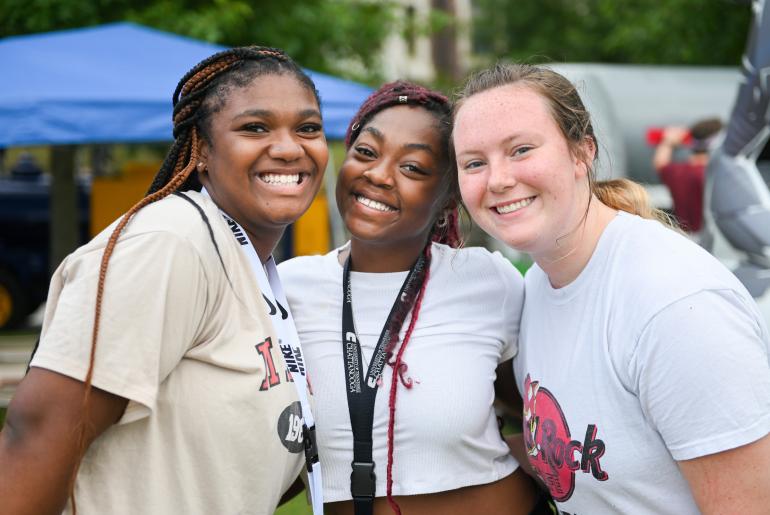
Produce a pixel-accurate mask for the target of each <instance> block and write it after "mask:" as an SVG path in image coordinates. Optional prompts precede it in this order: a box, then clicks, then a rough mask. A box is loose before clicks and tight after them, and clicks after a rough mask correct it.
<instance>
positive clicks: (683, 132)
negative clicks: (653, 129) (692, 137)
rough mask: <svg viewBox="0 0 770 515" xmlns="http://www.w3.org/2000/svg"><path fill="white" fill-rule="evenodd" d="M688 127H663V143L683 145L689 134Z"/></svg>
mask: <svg viewBox="0 0 770 515" xmlns="http://www.w3.org/2000/svg"><path fill="white" fill-rule="evenodd" d="M688 132H689V131H688V129H687V127H679V126H671V127H666V128H665V129H663V139H662V140H661V143H663V144H667V145H674V146H676V145H681V144H682V142H683V141H684V139H685V138H686V137H687V134H688Z"/></svg>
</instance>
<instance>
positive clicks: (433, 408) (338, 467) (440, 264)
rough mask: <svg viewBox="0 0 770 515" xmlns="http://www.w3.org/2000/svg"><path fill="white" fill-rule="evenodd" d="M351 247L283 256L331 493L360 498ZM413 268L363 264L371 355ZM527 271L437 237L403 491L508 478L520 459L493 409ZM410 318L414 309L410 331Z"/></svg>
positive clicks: (399, 490)
mask: <svg viewBox="0 0 770 515" xmlns="http://www.w3.org/2000/svg"><path fill="white" fill-rule="evenodd" d="M340 250H341V249H337V250H334V251H332V252H330V253H329V254H326V255H325V256H303V257H298V258H294V259H291V260H289V261H287V262H284V263H282V264H281V265H279V267H278V268H279V273H280V275H281V281H282V283H283V285H284V288H285V289H286V295H287V297H288V300H289V303H290V305H291V310H292V314H293V315H294V320H295V323H296V326H297V330H298V332H299V336H300V339H301V340H302V348H303V351H304V353H305V359H306V365H307V368H308V372H309V377H310V381H311V384H312V386H313V391H314V398H315V409H314V413H315V414H316V427H317V433H318V449H319V455H320V459H321V465H322V468H323V482H324V501H325V502H334V501H342V500H349V499H351V494H350V472H351V467H350V463H351V461H352V460H353V436H352V431H351V428H350V416H349V414H348V405H347V395H346V390H345V384H344V377H345V373H344V371H343V370H344V365H343V358H342V341H341V318H342V266H341V265H340V263H339V261H338V253H339V251H340ZM406 275H407V272H395V273H360V272H351V279H350V281H351V288H352V294H353V316H354V320H355V325H356V330H357V332H358V337H359V341H360V342H361V351H362V355H363V360H364V367H368V364H369V360H370V358H371V355H372V353H373V351H374V347H375V345H376V343H377V339H378V338H379V336H380V332H381V331H382V327H383V324H384V323H385V320H386V319H387V316H388V313H389V312H390V308H391V306H392V304H393V301H394V300H395V297H396V295H397V294H398V291H399V289H400V288H401V284H402V283H403V281H404V279H405V277H406ZM523 300H524V288H523V280H522V277H521V275H520V274H519V272H518V271H517V270H516V269H515V268H514V267H513V266H512V265H511V264H510V263H509V262H508V261H506V260H505V259H504V258H503V257H502V256H501V255H500V254H498V253H495V254H492V253H490V252H488V251H487V250H485V249H482V248H467V249H452V248H450V247H447V246H445V245H439V244H434V245H433V248H432V261H431V267H430V280H429V283H428V286H427V288H426V291H425V296H424V298H423V302H422V306H421V310H420V314H419V318H418V321H417V324H416V325H415V328H414V331H413V333H412V337H411V339H410V341H409V344H408V346H407V349H406V351H405V353H404V358H403V359H404V362H405V363H406V364H407V365H408V370H407V372H406V375H407V376H409V377H411V378H412V380H413V381H414V386H413V387H412V388H411V389H406V388H405V387H403V386H401V385H399V387H398V392H397V402H396V412H395V445H394V465H393V494H394V495H414V494H426V493H432V492H440V491H446V490H453V489H457V488H461V487H465V486H470V485H478V484H486V483H491V482H494V481H497V480H499V479H501V478H503V477H505V476H507V475H509V474H511V473H512V472H513V471H514V470H516V468H517V466H518V464H517V462H516V460H515V459H514V458H513V457H512V456H511V455H510V454H509V453H508V447H507V446H506V444H505V442H503V440H502V439H501V438H500V434H499V432H498V428H497V421H496V418H495V414H494V411H493V406H492V404H493V401H494V398H495V394H494V388H493V387H494V381H495V377H496V375H495V369H496V368H497V365H498V364H499V363H500V362H502V361H505V360H509V359H511V358H512V357H513V356H514V355H515V353H516V350H517V337H518V330H519V321H520V316H521V309H522V303H523ZM408 325H409V317H407V320H406V321H405V323H404V326H403V328H402V331H401V337H402V338H403V335H404V332H405V331H406V328H407V327H408ZM391 374H392V369H391V368H390V367H387V366H386V368H385V371H384V373H383V378H382V379H383V380H382V384H381V385H380V387H379V389H378V391H377V397H376V402H375V410H374V427H373V432H372V438H373V442H374V447H373V457H374V462H375V474H376V476H377V486H376V495H377V496H378V497H381V496H384V495H385V481H386V466H387V427H388V392H389V390H390V383H391Z"/></svg>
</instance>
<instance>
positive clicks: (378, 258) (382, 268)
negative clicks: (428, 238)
mask: <svg viewBox="0 0 770 515" xmlns="http://www.w3.org/2000/svg"><path fill="white" fill-rule="evenodd" d="M424 248H425V242H423V241H418V242H415V243H411V242H410V243H404V242H401V243H397V244H395V245H377V244H370V243H367V242H362V241H361V240H356V239H351V240H350V260H351V263H350V264H351V270H353V271H354V272H369V273H385V272H405V271H407V270H409V269H410V268H412V265H414V262H415V261H417V258H418V257H419V256H420V253H421V252H422V251H423V249H424Z"/></svg>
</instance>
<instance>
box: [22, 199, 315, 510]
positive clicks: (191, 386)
mask: <svg viewBox="0 0 770 515" xmlns="http://www.w3.org/2000/svg"><path fill="white" fill-rule="evenodd" d="M186 194H187V195H188V196H189V197H190V198H191V199H193V200H194V201H195V202H196V203H197V204H198V206H200V207H201V208H202V210H203V213H205V215H206V217H207V218H208V220H209V222H210V224H211V228H212V231H213V237H214V239H215V241H216V244H217V246H218V248H219V252H220V253H221V261H220V257H219V256H218V255H217V251H216V249H215V246H214V243H213V242H212V240H211V236H210V234H209V230H208V228H207V227H206V224H205V223H204V222H203V219H202V217H201V215H200V214H199V212H198V211H197V210H196V209H195V207H194V206H192V205H191V204H190V203H189V202H188V201H186V200H185V199H182V198H179V197H177V196H171V197H168V198H166V199H163V200H161V201H159V202H157V203H155V204H152V205H150V206H148V207H146V208H144V209H142V210H141V211H140V212H139V213H138V214H137V215H136V216H135V217H134V219H132V220H131V222H130V223H129V224H128V227H127V228H126V230H125V231H124V233H123V235H122V236H121V238H120V241H119V242H118V244H117V245H116V247H115V252H114V254H113V256H112V259H111V260H110V265H109V269H108V272H107V279H106V287H105V289H104V300H103V303H102V315H101V316H102V319H101V325H100V331H99V341H98V347H97V350H96V366H95V369H94V379H93V384H94V386H96V387H98V388H101V389H103V390H106V391H108V392H111V393H114V394H116V395H119V396H121V397H125V398H127V399H129V403H128V406H127V409H126V411H125V413H124V415H123V417H122V418H121V419H120V421H119V422H118V423H117V424H116V425H114V426H112V427H110V428H109V429H108V430H107V431H106V432H105V433H103V434H102V435H101V436H100V437H99V438H97V440H96V441H95V442H94V443H93V444H92V445H91V447H90V448H89V449H88V452H87V453H86V456H85V458H84V460H83V462H82V465H81V468H80V472H79V474H78V478H77V482H76V501H77V505H78V513H80V514H82V515H89V514H96V515H103V514H107V513H109V514H113V515H114V514H127V515H128V514H131V515H134V514H140V513H141V514H162V515H169V514H176V513H178V514H184V515H192V514H202V515H203V514H206V515H210V514H227V515H230V514H255V515H256V514H269V513H273V511H274V510H275V507H276V505H277V503H278V501H279V499H280V497H281V495H282V493H283V492H284V491H285V490H286V489H287V488H288V486H289V485H290V484H291V483H292V482H293V480H294V479H295V478H296V477H297V475H298V473H299V472H300V470H301V468H302V464H303V463H304V455H303V447H302V442H301V437H300V435H299V434H298V433H297V432H296V431H294V430H293V428H294V427H295V425H294V422H295V418H297V417H301V411H300V406H299V402H298V399H297V394H296V390H295V387H294V385H293V383H291V382H290V381H288V380H287V371H286V369H285V365H284V362H283V359H282V357H281V352H280V348H279V347H278V339H277V336H276V333H275V331H274V329H273V327H272V325H271V322H270V319H269V317H268V314H267V312H266V309H267V308H266V305H265V303H264V301H263V299H262V295H261V293H260V290H259V287H258V284H257V282H256V279H255V278H254V277H253V273H252V271H251V270H250V268H249V264H248V261H247V260H246V258H245V257H244V256H243V255H242V253H241V251H240V248H239V245H238V244H237V242H236V241H235V239H234V238H233V236H232V233H231V232H230V230H229V228H228V227H227V225H226V223H225V221H224V220H223V219H222V217H221V216H220V214H219V211H218V208H217V206H216V205H215V204H214V203H213V202H212V201H211V200H210V199H207V198H204V197H202V196H201V195H200V194H198V193H195V192H187V193H186ZM112 228H113V227H112V226H111V227H108V228H107V229H106V230H105V231H103V232H102V233H101V234H99V235H98V236H97V237H96V238H94V240H93V241H91V242H90V243H88V244H86V245H84V246H83V247H81V248H80V249H78V250H77V251H75V252H74V253H73V254H71V255H70V256H68V257H67V258H66V259H65V260H64V262H63V263H62V264H61V266H60V267H59V268H58V270H57V271H56V273H55V274H54V277H53V279H52V281H51V289H50V292H49V297H48V304H47V307H46V313H45V319H44V322H43V330H42V336H41V341H40V346H39V349H38V351H37V353H36V354H35V356H34V358H33V360H32V363H31V366H34V367H41V368H46V369H49V370H53V371H56V372H59V373H61V374H64V375H67V376H70V377H73V378H75V379H78V380H81V381H82V380H83V379H84V378H85V375H86V371H87V368H88V361H89V360H88V356H89V352H90V344H91V331H92V327H93V318H94V305H95V298H96V284H97V278H98V274H99V263H100V260H101V258H102V250H103V248H104V245H105V244H106V241H107V239H108V237H109V235H110V233H111V232H112ZM66 512H67V513H68V512H69V508H68V509H67V511H66Z"/></svg>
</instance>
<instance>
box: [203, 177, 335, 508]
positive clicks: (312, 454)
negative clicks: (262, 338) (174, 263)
mask: <svg viewBox="0 0 770 515" xmlns="http://www.w3.org/2000/svg"><path fill="white" fill-rule="evenodd" d="M201 194H203V195H204V196H207V197H209V198H211V197H210V195H209V194H208V192H207V191H206V189H205V188H202V189H201ZM219 212H220V213H221V214H222V217H223V218H224V219H225V221H226V222H227V225H228V226H229V227H230V230H231V231H232V233H233V236H234V237H235V239H236V241H237V242H238V243H239V244H240V247H241V251H242V252H243V253H244V256H246V259H248V261H249V264H250V265H251V269H252V271H253V272H254V275H255V276H256V278H257V283H258V284H259V289H260V290H261V293H262V296H263V297H264V299H265V302H266V303H267V304H268V307H269V311H268V313H269V315H270V320H271V322H272V323H273V328H274V329H275V332H276V333H277V334H278V346H279V348H280V351H281V357H282V358H283V360H284V363H285V364H286V369H287V370H288V371H289V373H290V374H291V377H292V379H293V381H294V386H295V388H296V389H297V396H298V397H299V402H300V406H301V407H302V418H303V419H304V423H303V439H304V444H305V461H306V464H307V474H308V483H309V484H310V496H311V499H312V504H313V514H314V515H323V485H322V482H321V464H320V463H319V461H318V451H317V447H316V437H315V420H314V419H313V413H312V411H311V410H310V401H309V399H308V380H307V372H306V370H305V361H304V359H303V357H302V346H301V345H300V341H299V335H298V334H297V328H296V326H295V325H294V317H292V316H291V310H290V309H289V303H288V302H287V301H286V295H285V294H284V292H283V286H282V285H281V280H280V278H279V277H278V269H277V268H276V266H275V260H274V259H273V256H270V258H269V259H268V260H267V262H266V263H265V265H264V268H263V266H262V262H261V261H260V259H259V255H258V254H257V251H256V249H255V248H254V246H253V245H252V244H251V241H250V240H249V238H248V237H247V236H246V232H245V231H244V230H243V228H241V226H240V224H238V222H236V221H235V220H233V219H232V218H231V217H230V216H229V215H228V214H227V213H225V212H224V211H223V210H222V209H221V208H220V209H219Z"/></svg>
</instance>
